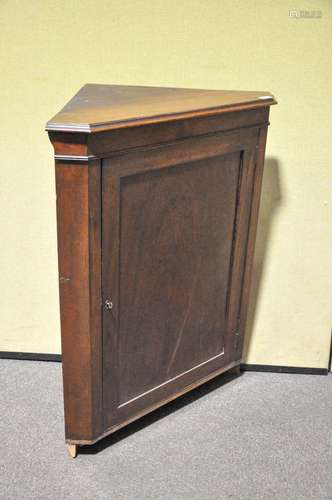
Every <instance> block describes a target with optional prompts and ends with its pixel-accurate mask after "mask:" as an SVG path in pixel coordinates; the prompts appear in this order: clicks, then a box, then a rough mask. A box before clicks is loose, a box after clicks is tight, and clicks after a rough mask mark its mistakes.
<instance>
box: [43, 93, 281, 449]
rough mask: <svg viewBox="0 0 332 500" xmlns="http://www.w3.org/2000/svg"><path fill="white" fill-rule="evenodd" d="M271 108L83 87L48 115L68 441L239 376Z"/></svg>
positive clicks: (253, 99)
mask: <svg viewBox="0 0 332 500" xmlns="http://www.w3.org/2000/svg"><path fill="white" fill-rule="evenodd" d="M274 103H275V100H274V98H273V96H272V95H271V94H269V93H259V92H258V93H257V92H231V91H203V90H192V89H169V88H166V89H163V88H154V87H125V86H113V85H110V86H105V85H87V86H85V87H83V89H81V91H80V92H79V93H78V94H77V95H76V96H75V97H74V99H73V100H72V101H71V102H70V103H69V104H68V105H67V106H66V107H65V108H64V109H63V110H62V111H61V112H60V113H59V114H58V115H56V117H54V118H53V119H52V120H51V121H50V122H48V124H47V130H48V132H49V136H50V139H51V141H52V143H53V145H54V150H55V163H56V185H57V218H58V251H59V286H60V309H61V333H62V359H63V379H64V401H65V427H66V440H67V442H68V443H69V444H71V445H73V444H77V445H78V444H90V443H93V442H95V441H97V440H98V439H101V438H102V437H103V436H105V435H107V434H109V433H110V432H114V431H115V430H117V429H119V428H121V427H123V426H124V425H126V424H128V423H129V422H131V421H133V420H135V419H136V418H139V417H140V416H142V415H144V414H145V413H147V412H149V411H152V410H153V409H155V408H157V407H159V406H161V405H162V404H165V403H166V402H168V401H170V400H172V399H174V398H176V397H178V396H179V395H181V394H183V393H185V392H187V391H188V390H190V389H192V388H194V387H196V386H198V385H199V384H201V383H204V382H205V381H207V380H209V379H210V378H212V377H214V376H216V375H218V374H219V373H222V372H224V371H227V370H230V369H232V368H234V369H235V370H238V367H239V365H240V362H241V355H242V345H243V337H244V328H245V319H246V314H247V306H248V300H249V288H250V275H251V268H252V260H253V253H254V243H255V233H256V226H257V217H258V209H259V198H260V191H261V180H262V173H263V164H264V151H265V141H266V131H267V126H268V115H269V106H270V105H271V104H274Z"/></svg>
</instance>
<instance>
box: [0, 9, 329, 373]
mask: <svg viewBox="0 0 332 500" xmlns="http://www.w3.org/2000/svg"><path fill="white" fill-rule="evenodd" d="M293 7H294V5H293V2H288V1H285V0H279V1H278V2H274V1H272V0H257V1H255V2H249V1H245V0H237V1H236V0H205V1H204V0H203V1H202V0H200V1H197V0H182V1H181V0H177V1H175V0H163V1H160V0H154V1H152V0H150V1H133V0H132V1H127V0H121V1H114V0H108V1H105V0H94V1H92V0H80V1H73V0H66V1H64V0H58V1H55V0H54V1H50V0H43V1H40V0H30V1H27V0H23V1H22V0H21V1H16V0H1V2H0V23H1V26H0V40H1V69H2V71H1V82H0V88H1V110H2V112H1V134H0V148H1V174H0V175H1V184H0V186H1V197H0V202H1V206H0V234H1V247H0V262H1V272H0V281H1V282H0V285H1V291H2V294H1V295H2V298H1V301H0V309H1V310H0V317H1V330H0V350H2V351H4V350H9V351H30V352H31V351H32V352H52V353H58V352H60V330H59V306H58V291H57V265H56V263H57V256H56V221H55V189H54V170H53V159H52V153H53V151H52V147H51V144H50V143H49V141H48V138H47V134H46V133H45V132H44V131H43V129H44V125H45V122H46V121H47V120H48V119H49V118H50V117H51V116H53V114H55V113H56V112H57V111H58V110H59V109H60V108H61V107H62V106H63V105H64V104H65V102H66V101H67V100H68V99H69V98H70V97H71V96H72V95H73V94H74V93H75V92H76V91H77V90H78V89H79V88H80V87H81V86H82V85H83V84H85V83H87V82H91V83H118V84H138V85H139V84H144V85H160V86H163V85H164V86H179V87H181V86H182V87H197V88H211V89H213V88H216V89H244V90H268V91H271V92H273V93H274V94H275V95H276V97H277V99H278V102H279V104H278V106H274V107H273V108H272V109H271V126H270V130H269V137H268V145H267V158H266V170H265V176H264V185H263V190H264V192H263V200H262V210H261V216H260V222H259V236H258V243H257V253H256V259H255V269H254V283H253V297H252V301H251V309H250V318H249V324H248V335H247V355H246V361H247V362H248V363H262V364H273V365H277V364H279V365H292V366H312V367H326V366H327V360H328V351H329V342H330V330H331V323H332V322H331V296H332V280H331V274H332V259H331V254H332V241H331V233H332V230H331V228H332V216H331V203H332V197H331V191H332V190H331V184H332V183H331V165H330V152H331V116H332V85H331V79H332V64H331V60H332V49H331V47H332V43H331V41H332V40H331V37H332V35H331V34H332V3H331V2H330V1H328V0H325V1H324V0H317V1H315V3H314V6H313V4H312V2H307V1H305V0H301V2H300V5H299V7H300V8H301V9H303V10H313V9H315V10H321V11H322V17H321V18H320V19H294V18H291V17H289V10H290V9H292V8H293Z"/></svg>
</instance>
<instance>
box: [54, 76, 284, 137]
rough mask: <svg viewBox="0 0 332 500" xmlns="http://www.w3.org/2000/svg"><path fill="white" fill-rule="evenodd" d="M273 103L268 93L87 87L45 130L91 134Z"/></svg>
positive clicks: (140, 87)
mask: <svg viewBox="0 0 332 500" xmlns="http://www.w3.org/2000/svg"><path fill="white" fill-rule="evenodd" d="M274 103H275V100H274V97H273V96H272V94H270V93H269V92H252V91H234V90H202V89H181V88H170V87H168V88H167V87H143V86H135V85H96V84H87V85H85V86H84V87H82V88H81V89H80V90H79V91H78V93H77V94H76V95H75V96H74V97H73V99H71V100H70V101H69V102H68V104H66V106H65V107H64V108H63V109H62V110H61V111H60V112H59V113H58V114H56V115H55V116H54V117H53V118H52V119H51V120H50V121H49V122H48V123H47V125H46V128H47V130H62V131H77V132H79V131H81V132H91V131H94V130H95V131H98V130H99V131H100V130H108V129H113V128H120V127H126V126H131V125H133V124H135V125H142V124H146V123H157V122H160V121H165V120H169V119H171V120H173V119H179V118H185V117H189V116H197V115H200V116H204V115H207V114H210V113H211V112H213V113H215V112H217V113H225V112H228V111H229V110H236V109H246V108H247V109H250V108H257V107H261V106H262V107H264V106H266V105H267V104H268V105H271V104H274Z"/></svg>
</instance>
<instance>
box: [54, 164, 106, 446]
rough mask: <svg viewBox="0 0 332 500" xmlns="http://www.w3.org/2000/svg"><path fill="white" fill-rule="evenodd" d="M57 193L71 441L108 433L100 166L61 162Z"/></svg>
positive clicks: (68, 434) (67, 416)
mask: <svg viewBox="0 0 332 500" xmlns="http://www.w3.org/2000/svg"><path fill="white" fill-rule="evenodd" d="M56 189H57V219H58V254H59V288H60V312H61V341H62V364H63V384H64V404H65V430H66V439H67V440H76V439H77V440H79V439H81V440H82V439H93V437H95V436H96V435H98V434H100V433H101V431H102V429H101V418H102V413H101V408H102V406H101V394H102V392H101V382H102V380H101V346H100V340H101V320H100V305H101V296H100V295H101V284H100V283H101V278H100V266H101V255H100V169H99V165H98V162H94V163H92V164H87V163H86V164H77V163H76V164H69V163H60V162H57V163H56Z"/></svg>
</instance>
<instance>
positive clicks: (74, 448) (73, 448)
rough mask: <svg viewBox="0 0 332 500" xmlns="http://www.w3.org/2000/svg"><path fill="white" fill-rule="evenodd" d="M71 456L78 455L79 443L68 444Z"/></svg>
mask: <svg viewBox="0 0 332 500" xmlns="http://www.w3.org/2000/svg"><path fill="white" fill-rule="evenodd" d="M67 449H68V453H69V456H70V457H71V458H75V457H76V455H77V444H67Z"/></svg>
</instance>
